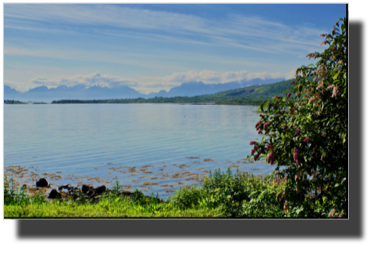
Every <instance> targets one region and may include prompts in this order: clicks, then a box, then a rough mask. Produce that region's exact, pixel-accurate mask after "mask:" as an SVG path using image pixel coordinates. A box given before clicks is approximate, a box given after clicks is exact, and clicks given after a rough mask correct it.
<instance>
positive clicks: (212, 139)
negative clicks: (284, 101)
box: [4, 104, 273, 198]
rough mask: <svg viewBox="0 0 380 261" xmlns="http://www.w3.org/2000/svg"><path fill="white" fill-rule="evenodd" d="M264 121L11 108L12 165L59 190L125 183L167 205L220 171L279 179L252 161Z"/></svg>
mask: <svg viewBox="0 0 380 261" xmlns="http://www.w3.org/2000/svg"><path fill="white" fill-rule="evenodd" d="M258 120H259V114H258V113H257V106H231V105H172V104H81V105H73V104H68V105H51V104H49V105H5V106H4V164H5V166H10V165H21V166H24V167H26V168H28V169H29V171H28V173H29V174H33V173H34V174H36V173H37V174H39V175H40V176H39V177H43V174H44V173H45V176H46V177H48V180H49V176H48V174H52V173H55V175H56V176H55V179H54V180H51V183H53V184H54V185H59V184H66V183H70V184H73V185H77V184H79V185H80V184H83V183H84V184H93V185H94V186H98V185H101V184H106V185H107V186H108V187H110V186H113V185H114V184H115V181H116V180H119V182H120V183H121V184H122V185H123V186H124V188H126V189H130V190H134V189H135V188H138V189H142V190H143V191H144V193H146V194H150V193H152V192H154V193H159V195H160V196H161V197H163V198H166V197H168V196H169V195H171V194H173V191H172V190H174V189H175V188H177V187H179V186H185V185H189V186H197V185H200V184H201V178H202V177H203V176H204V175H208V174H207V173H206V172H207V171H210V170H211V171H214V170H215V169H217V168H220V169H221V170H226V169H227V168H229V167H230V168H231V170H233V172H236V169H237V168H239V170H241V171H248V172H250V173H255V174H262V173H263V172H264V173H265V174H267V173H269V172H270V171H272V170H273V167H272V166H269V165H268V164H263V163H253V164H252V163H248V162H246V161H244V159H246V156H247V155H248V154H249V153H250V149H251V146H250V145H249V141H250V140H254V139H256V138H260V139H261V135H258V134H257V132H256V130H255V128H254V125H255V123H256V122H257V121H258ZM147 165H148V166H147ZM133 167H135V168H133ZM57 172H58V173H57ZM46 173H48V174H46ZM37 178H38V177H37V175H34V178H31V179H30V180H28V181H25V182H30V183H34V182H35V180H36V179H37ZM94 178H96V179H94ZM144 183H145V184H144Z"/></svg>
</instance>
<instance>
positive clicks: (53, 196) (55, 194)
mask: <svg viewBox="0 0 380 261" xmlns="http://www.w3.org/2000/svg"><path fill="white" fill-rule="evenodd" d="M61 197H62V196H61V194H60V193H58V191H57V190H56V189H53V190H52V191H50V194H49V197H48V198H50V199H56V198H61Z"/></svg>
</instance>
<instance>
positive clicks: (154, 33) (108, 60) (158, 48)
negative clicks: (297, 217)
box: [4, 4, 346, 93]
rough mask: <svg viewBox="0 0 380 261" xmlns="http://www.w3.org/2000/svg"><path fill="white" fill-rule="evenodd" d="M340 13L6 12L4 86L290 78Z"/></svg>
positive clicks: (270, 8) (29, 8)
mask: <svg viewBox="0 0 380 261" xmlns="http://www.w3.org/2000/svg"><path fill="white" fill-rule="evenodd" d="M344 16H346V6H345V5H344V4H337V5H332V4H318V5H313V4H304V5H299V4H288V5H279V4H271V5H264V4H239V5H228V4H222V5H215V4H212V5H204V4H198V5H195V4H192V5H185V4H180V5H173V4H164V5H130V4H127V5H89V4H86V5H69V4H57V5H45V4H38V5H30V4H23V5H21V4H5V5H4V83H5V84H7V85H10V86H12V87H13V88H16V89H17V90H20V91H26V90H29V89H30V88H35V87H37V86H42V85H44V86H47V87H49V88H54V87H57V86H59V85H67V86H74V85H76V84H85V85H87V86H93V85H98V86H103V87H114V86H118V85H128V86H130V87H132V88H134V89H136V90H137V91H140V92H142V93H149V92H152V91H154V92H157V91H159V90H162V89H165V90H169V89H170V88H173V87H175V86H178V85H180V84H181V83H184V82H190V81H203V82H205V83H224V82H230V81H238V80H244V79H248V80H249V79H252V78H257V77H259V78H271V77H285V78H287V79H288V78H292V77H293V76H294V72H295V70H296V68H297V67H299V66H301V65H307V64H310V63H311V61H308V60H307V58H305V56H306V55H307V54H309V53H311V52H314V51H323V49H324V47H323V46H320V43H321V42H322V40H323V39H322V38H321V37H320V36H319V35H320V34H322V33H329V32H331V28H332V26H333V24H334V23H335V22H336V21H337V20H338V19H339V18H341V17H344Z"/></svg>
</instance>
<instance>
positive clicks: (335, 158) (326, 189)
mask: <svg viewBox="0 0 380 261" xmlns="http://www.w3.org/2000/svg"><path fill="white" fill-rule="evenodd" d="M339 29H340V30H339ZM346 31H347V20H346V18H344V19H339V20H338V22H336V24H335V26H334V27H333V28H332V32H331V34H323V35H321V36H322V37H324V38H325V40H324V41H323V42H322V43H321V45H327V46H328V47H327V49H326V50H325V51H324V52H323V53H318V52H315V53H311V54H308V55H307V56H306V57H308V58H309V59H311V58H313V59H319V60H318V62H317V63H316V64H315V65H313V64H311V65H309V66H301V67H300V68H298V69H297V70H296V78H295V81H293V82H292V85H293V86H292V88H291V92H289V93H288V94H287V96H286V97H285V98H281V97H278V96H275V97H274V98H273V100H272V101H268V102H263V103H262V104H261V105H260V107H259V111H261V112H263V114H260V116H261V119H260V120H259V121H258V122H257V123H256V129H257V131H258V132H259V133H262V132H264V134H265V137H263V138H262V140H261V142H258V141H257V142H255V141H252V142H251V145H254V148H253V149H252V151H251V156H253V157H254V159H255V160H258V159H259V158H263V157H265V158H266V160H267V162H268V163H269V164H272V165H275V164H277V167H276V169H275V170H274V172H273V175H274V177H277V178H285V179H286V189H285V192H284V193H283V194H282V195H278V196H279V200H281V201H283V202H284V212H283V214H284V216H285V217H347V216H348V201H347V184H348V180H347V178H348V176H347V174H348V147H347V145H348V142H347V139H348V136H347V128H348V92H347V55H348V53H347V51H348V49H347V33H346ZM251 156H249V158H250V157H251Z"/></svg>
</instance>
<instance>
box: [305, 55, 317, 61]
mask: <svg viewBox="0 0 380 261" xmlns="http://www.w3.org/2000/svg"><path fill="white" fill-rule="evenodd" d="M306 57H308V60H310V58H314V59H315V53H309V54H308V55H306Z"/></svg>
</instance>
